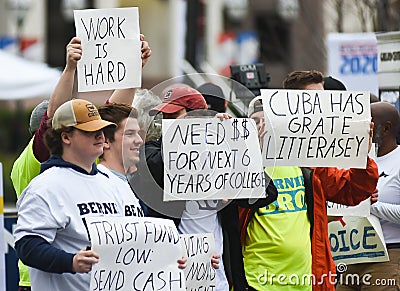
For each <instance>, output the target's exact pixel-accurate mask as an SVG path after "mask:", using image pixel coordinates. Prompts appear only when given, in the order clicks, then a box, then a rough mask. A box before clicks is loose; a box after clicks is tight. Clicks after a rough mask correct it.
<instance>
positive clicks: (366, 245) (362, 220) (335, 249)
mask: <svg viewBox="0 0 400 291" xmlns="http://www.w3.org/2000/svg"><path fill="white" fill-rule="evenodd" d="M328 228H329V241H330V245H331V252H332V257H333V260H334V261H335V263H336V264H339V263H344V264H346V265H350V264H359V263H371V262H386V261H388V260H389V258H388V254H387V249H386V244H385V240H384V238H383V233H382V228H381V224H380V222H379V219H378V218H377V217H375V216H373V215H371V216H368V217H356V216H344V217H343V218H342V219H341V220H340V221H334V222H330V223H329V224H328Z"/></svg>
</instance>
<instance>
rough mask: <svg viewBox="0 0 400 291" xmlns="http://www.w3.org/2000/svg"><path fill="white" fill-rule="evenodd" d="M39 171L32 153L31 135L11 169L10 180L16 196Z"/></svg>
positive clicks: (37, 163) (38, 165)
mask: <svg viewBox="0 0 400 291" xmlns="http://www.w3.org/2000/svg"><path fill="white" fill-rule="evenodd" d="M39 173H40V162H39V161H38V160H37V159H36V157H35V155H34V154H33V137H32V138H31V140H30V141H29V144H28V145H27V146H26V147H25V149H24V151H23V152H22V153H21V154H20V156H19V157H18V159H17V160H16V161H15V162H14V165H13V167H12V170H11V181H12V183H13V186H14V189H15V192H16V193H17V197H18V198H19V196H20V195H21V193H22V191H24V189H25V188H26V186H28V184H29V183H30V182H31V180H32V179H33V178H35V177H36V176H37V175H39Z"/></svg>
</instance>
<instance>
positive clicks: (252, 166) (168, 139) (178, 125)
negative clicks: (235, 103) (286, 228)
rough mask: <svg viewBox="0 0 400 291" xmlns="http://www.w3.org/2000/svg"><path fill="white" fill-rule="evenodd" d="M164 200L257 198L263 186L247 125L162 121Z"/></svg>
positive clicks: (241, 121)
mask: <svg viewBox="0 0 400 291" xmlns="http://www.w3.org/2000/svg"><path fill="white" fill-rule="evenodd" d="M162 122H163V124H162V134H163V158H164V200H165V201H170V200H205V199H223V198H226V199H238V198H258V197H262V196H263V195H264V193H265V188H264V186H265V185H266V184H267V183H268V181H266V176H265V175H264V171H263V166H262V159H261V151H260V146H259V142H258V134H257V128H256V125H255V123H254V121H253V120H251V119H247V118H232V119H225V120H223V121H220V120H219V119H218V118H192V119H175V120H163V121H162Z"/></svg>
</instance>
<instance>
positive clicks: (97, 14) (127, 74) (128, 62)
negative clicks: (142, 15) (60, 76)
mask: <svg viewBox="0 0 400 291" xmlns="http://www.w3.org/2000/svg"><path fill="white" fill-rule="evenodd" d="M74 19H75V28H76V35H77V37H78V38H80V40H81V44H82V58H81V59H80V61H79V62H78V92H88V91H99V90H108V89H122V88H138V87H141V78H142V61H141V52H140V47H141V41H140V30H139V12H138V8H137V7H130V8H110V9H87V10H75V11H74Z"/></svg>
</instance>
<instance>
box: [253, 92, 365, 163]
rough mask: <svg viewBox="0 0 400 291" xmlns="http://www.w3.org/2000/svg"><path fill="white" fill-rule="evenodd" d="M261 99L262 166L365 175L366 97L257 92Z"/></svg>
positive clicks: (360, 95)
mask: <svg viewBox="0 0 400 291" xmlns="http://www.w3.org/2000/svg"><path fill="white" fill-rule="evenodd" d="M261 95H262V102H263V108H264V114H265V116H266V124H265V127H266V131H267V133H266V135H265V136H264V141H263V145H264V147H263V161H264V165H267V166H272V165H275V166H311V167H313V166H315V167H340V168H350V167H351V168H364V169H365V167H366V164H367V155H368V145H369V132H370V122H371V113H370V105H369V93H367V92H352V91H320V90H261Z"/></svg>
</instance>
